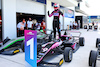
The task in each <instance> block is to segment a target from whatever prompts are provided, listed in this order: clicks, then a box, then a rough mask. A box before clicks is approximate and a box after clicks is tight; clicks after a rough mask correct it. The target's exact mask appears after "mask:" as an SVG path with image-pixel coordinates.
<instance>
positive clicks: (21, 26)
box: [17, 19, 26, 36]
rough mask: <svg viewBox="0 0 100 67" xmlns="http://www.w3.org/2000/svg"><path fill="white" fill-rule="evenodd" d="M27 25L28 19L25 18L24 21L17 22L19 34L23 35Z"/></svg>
mask: <svg viewBox="0 0 100 67" xmlns="http://www.w3.org/2000/svg"><path fill="white" fill-rule="evenodd" d="M25 26H26V21H25V19H23V20H22V22H19V23H18V24H17V28H18V36H23V34H24V28H25Z"/></svg>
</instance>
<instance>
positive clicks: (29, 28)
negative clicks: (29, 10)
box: [27, 18, 33, 30]
mask: <svg viewBox="0 0 100 67" xmlns="http://www.w3.org/2000/svg"><path fill="white" fill-rule="evenodd" d="M32 24H33V22H32V19H31V18H29V20H28V21H27V29H28V30H31V29H33V28H32Z"/></svg>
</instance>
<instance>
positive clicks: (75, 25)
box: [74, 21, 77, 29]
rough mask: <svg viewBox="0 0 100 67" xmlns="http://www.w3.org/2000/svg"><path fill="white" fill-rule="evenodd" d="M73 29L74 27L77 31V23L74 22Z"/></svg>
mask: <svg viewBox="0 0 100 67" xmlns="http://www.w3.org/2000/svg"><path fill="white" fill-rule="evenodd" d="M74 27H75V29H77V21H75V23H74Z"/></svg>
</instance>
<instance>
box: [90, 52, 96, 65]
mask: <svg viewBox="0 0 100 67" xmlns="http://www.w3.org/2000/svg"><path fill="white" fill-rule="evenodd" d="M96 60H97V52H96V51H93V50H91V52H90V56H89V66H92V67H96Z"/></svg>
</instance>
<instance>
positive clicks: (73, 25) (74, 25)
mask: <svg viewBox="0 0 100 67" xmlns="http://www.w3.org/2000/svg"><path fill="white" fill-rule="evenodd" d="M74 24H75V23H74V21H73V29H74V28H75V25H74Z"/></svg>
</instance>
